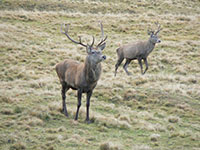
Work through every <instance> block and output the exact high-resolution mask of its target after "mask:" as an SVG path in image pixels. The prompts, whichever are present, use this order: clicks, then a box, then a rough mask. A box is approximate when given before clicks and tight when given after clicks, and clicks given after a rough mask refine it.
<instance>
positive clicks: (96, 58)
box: [56, 23, 107, 123]
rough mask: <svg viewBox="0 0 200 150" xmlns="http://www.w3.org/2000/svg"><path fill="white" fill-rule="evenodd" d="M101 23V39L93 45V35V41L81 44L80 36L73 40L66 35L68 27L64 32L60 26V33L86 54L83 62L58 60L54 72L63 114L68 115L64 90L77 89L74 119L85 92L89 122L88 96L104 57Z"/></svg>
mask: <svg viewBox="0 0 200 150" xmlns="http://www.w3.org/2000/svg"><path fill="white" fill-rule="evenodd" d="M100 25H101V34H102V35H101V41H100V42H99V44H98V45H97V46H96V47H94V41H95V38H94V36H93V41H92V43H91V45H89V44H83V43H82V41H81V37H79V41H75V40H73V39H72V38H71V37H70V36H69V35H68V28H69V24H68V25H67V28H65V25H64V30H65V31H64V32H63V30H62V28H63V27H62V26H61V33H63V34H65V35H66V36H67V38H68V39H69V40H71V41H72V42H73V43H75V44H79V45H81V46H83V47H85V48H86V52H87V56H86V58H85V61H84V63H79V62H77V61H74V60H71V59H67V60H64V61H63V62H60V63H58V64H57V65H56V72H57V75H58V77H59V80H60V83H61V85H62V90H61V95H62V101H63V113H64V114H65V116H68V112H67V107H66V102H65V99H66V95H65V94H66V92H67V91H68V90H69V89H73V90H77V95H78V105H77V111H76V116H75V120H77V119H78V113H79V108H80V107H81V98H82V93H87V102H86V107H87V112H86V113H87V114H86V122H88V123H90V119H89V107H90V97H91V96H92V92H93V90H94V88H95V87H96V85H97V81H98V80H99V78H100V74H101V62H102V61H103V60H105V59H106V56H105V55H103V54H102V50H103V49H104V48H105V47H106V42H105V41H106V39H107V36H106V37H105V38H104V32H103V25H102V23H100Z"/></svg>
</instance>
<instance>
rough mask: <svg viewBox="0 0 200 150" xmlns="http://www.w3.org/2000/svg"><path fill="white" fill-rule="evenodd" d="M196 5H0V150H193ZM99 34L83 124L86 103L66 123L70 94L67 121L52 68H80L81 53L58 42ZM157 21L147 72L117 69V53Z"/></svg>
mask: <svg viewBox="0 0 200 150" xmlns="http://www.w3.org/2000/svg"><path fill="white" fill-rule="evenodd" d="M199 14H200V2H199V0H192V1H187V0H177V1H173V0H167V1H161V0H157V1H153V0H147V1H145V0H137V1H134V2H132V1H131V0H115V1H114V0H111V1H109V2H108V1H104V0H92V1H89V0H76V1H71V0H59V1H57V0H49V1H45V0H41V1H34V0H32V1H29V0H21V1H18V0H1V1H0V39H1V40H0V81H1V84H0V149H2V150H7V149H8V150H15V149H17V150H21V149H31V150H32V149H34V150H40V149H41V150H43V149H48V150H119V149H121V150H154V149H155V150H161V149H164V150H165V149H166V150H168V149H169V150H171V149H181V150H188V149H191V150H199V149H200V148H199V147H200V143H199V139H200V117H199V116H200V67H199V66H200V32H199V29H200V24H199V22H200V15H199ZM99 20H101V21H102V22H103V25H104V31H105V34H106V35H108V39H107V47H106V49H105V50H104V54H105V55H106V56H107V60H106V61H104V62H103V63H102V67H103V71H102V76H101V78H100V81H99V82H98V85H97V87H96V89H95V90H94V94H93V96H92V98H91V108H90V110H91V112H90V114H91V118H92V120H93V121H94V123H92V124H89V125H88V124H86V123H85V122H84V120H85V115H86V113H85V99H86V97H85V95H84V97H83V100H82V104H83V105H82V107H81V109H80V117H79V120H78V121H74V120H73V118H74V116H75V111H76V105H77V97H76V92H75V91H72V90H70V91H69V92H68V93H67V106H68V110H69V118H66V117H65V116H64V115H63V114H62V113H61V106H62V101H61V95H60V89H61V87H60V84H59V81H58V78H57V75H56V73H55V69H54V68H55V64H57V63H58V62H60V61H62V60H64V59H66V58H70V59H74V60H77V61H84V59H85V56H86V52H85V49H84V48H82V47H80V46H78V45H75V44H73V43H71V42H70V41H69V40H68V39H67V37H66V36H64V35H62V34H61V33H60V24H62V23H70V25H71V27H70V34H71V36H73V37H74V38H76V37H77V35H81V36H83V39H84V42H90V40H91V35H94V36H95V37H96V41H98V40H99V39H100V28H99V25H98V21H99ZM155 21H158V22H159V23H160V24H161V25H162V27H163V30H162V31H161V32H160V38H161V40H162V42H161V43H160V44H158V45H156V48H155V49H154V51H153V52H152V53H151V54H150V56H149V57H148V60H149V70H148V71H147V73H146V74H145V75H141V74H140V68H139V65H138V63H137V62H136V61H133V62H132V63H131V64H130V65H129V71H130V72H131V73H132V74H133V75H132V76H127V75H126V74H125V72H124V71H123V69H122V66H120V68H119V69H118V74H117V77H114V65H115V63H116V60H117V56H116V52H115V51H116V49H117V47H118V46H119V45H121V44H125V43H128V42H131V41H135V40H145V39H148V35H147V28H148V26H153V24H154V22H155Z"/></svg>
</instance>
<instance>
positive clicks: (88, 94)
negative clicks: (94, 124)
mask: <svg viewBox="0 0 200 150" xmlns="http://www.w3.org/2000/svg"><path fill="white" fill-rule="evenodd" d="M91 96H92V91H89V92H87V102H86V109H87V111H86V112H87V114H86V120H85V121H86V122H87V123H90V118H89V109H90V98H91Z"/></svg>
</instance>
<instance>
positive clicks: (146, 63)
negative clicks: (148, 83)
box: [143, 58, 149, 74]
mask: <svg viewBox="0 0 200 150" xmlns="http://www.w3.org/2000/svg"><path fill="white" fill-rule="evenodd" d="M144 63H145V66H146V69H145V70H144V73H143V74H145V72H146V71H147V70H148V68H149V67H148V62H147V58H144Z"/></svg>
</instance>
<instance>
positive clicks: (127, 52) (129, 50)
mask: <svg viewBox="0 0 200 150" xmlns="http://www.w3.org/2000/svg"><path fill="white" fill-rule="evenodd" d="M147 49H148V48H147V42H146V41H138V42H133V43H129V44H126V45H124V46H122V47H120V50H119V51H121V52H120V53H123V56H124V58H128V59H135V58H137V57H139V56H142V55H145V54H146V52H147Z"/></svg>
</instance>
